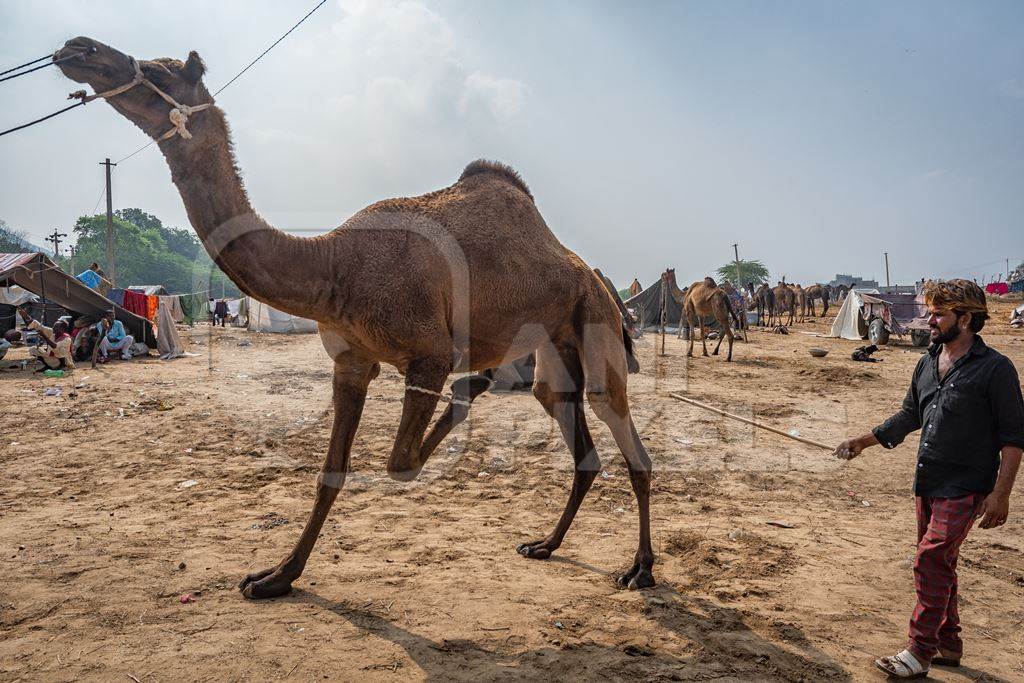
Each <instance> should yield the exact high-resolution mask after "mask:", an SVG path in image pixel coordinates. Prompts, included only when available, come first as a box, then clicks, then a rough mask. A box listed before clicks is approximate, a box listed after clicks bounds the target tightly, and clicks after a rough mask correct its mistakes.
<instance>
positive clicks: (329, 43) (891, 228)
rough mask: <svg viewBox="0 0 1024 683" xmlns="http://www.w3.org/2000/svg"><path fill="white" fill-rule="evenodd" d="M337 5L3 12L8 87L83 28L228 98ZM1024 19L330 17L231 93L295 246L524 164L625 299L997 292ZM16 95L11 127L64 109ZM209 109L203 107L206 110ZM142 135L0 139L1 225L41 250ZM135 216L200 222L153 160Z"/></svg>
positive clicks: (90, 111)
mask: <svg viewBox="0 0 1024 683" xmlns="http://www.w3.org/2000/svg"><path fill="white" fill-rule="evenodd" d="M314 4H315V1H314V0H303V1H301V2H300V1H298V0H296V1H293V2H281V1H280V0H278V1H274V2H270V1H263V2H255V1H250V0H245V1H244V2H243V1H242V0H228V1H219V2H215V3H209V2H195V1H192V0H174V1H173V2H171V1H166V2H165V1H158V0H145V1H132V2H127V1H122V2H106V1H100V0H90V2H88V3H83V2H78V1H52V0H51V1H49V2H45V3H43V2H34V3H29V2H19V3H14V2H4V3H2V4H0V69H3V68H8V67H9V66H13V65H15V64H19V63H21V62H24V61H27V60H29V59H31V58H34V57H38V56H41V55H43V54H46V53H48V52H50V51H51V50H53V49H55V48H56V47H58V46H60V45H61V44H62V43H63V42H64V41H65V40H66V39H68V38H71V37H73V36H77V35H87V36H90V37H93V38H96V39H99V40H101V41H103V42H106V43H108V44H110V45H112V46H114V47H117V48H118V49H121V50H123V51H125V52H128V53H130V54H133V55H135V56H137V57H140V58H152V57H160V56H172V57H179V58H183V57H184V56H185V55H187V53H188V51H189V50H190V49H195V50H197V51H198V52H199V53H200V54H201V55H202V56H203V57H204V59H205V60H206V63H207V66H208V68H209V72H208V74H207V76H206V82H207V84H208V85H209V86H210V87H211V90H214V89H216V88H217V87H219V86H220V85H221V84H223V83H224V82H226V81H227V80H228V79H229V78H230V77H231V76H232V75H234V74H235V73H236V72H237V71H238V70H239V69H240V68H241V67H242V66H244V65H245V64H246V63H248V62H249V61H250V60H251V59H252V58H253V57H254V56H255V55H256V54H258V53H259V52H260V51H261V50H262V49H264V48H265V47H266V46H267V45H269V44H270V43H271V42H273V40H275V39H276V38H277V37H278V36H279V35H280V34H281V33H283V31H284V30H286V29H287V27H289V26H290V25H291V24H293V23H294V22H295V21H297V20H298V18H299V17H301V16H302V15H303V14H305V12H306V11H308V10H309V9H310V8H311V7H312V6H313V5H314ZM1022 36H1024V3H1021V2H1018V1H1016V0H1012V1H1008V2H994V1H989V2H984V3H968V2H957V3H945V2H932V1H929V2H898V3H894V2H856V3H836V2H820V3H814V2H779V3H766V2H727V1H714V2H712V1H711V0H708V1H706V2H699V3H698V2H664V3H659V2H643V3H627V2H625V1H622V2H596V1H591V2H561V1H560V2H553V1H552V2H522V1H519V0H517V1H516V2H512V1H511V0H509V1H506V2H497V1H489V2H469V1H468V0H463V1H461V2H456V1H449V0H438V1H436V2H435V1H430V0H407V1H404V2H395V1H391V0H365V1H350V0H343V1H341V2H338V1H337V0H330V1H329V2H328V4H327V5H325V6H324V7H323V8H321V9H320V10H319V11H318V12H317V13H316V14H314V15H313V17H311V18H310V19H309V21H307V22H306V23H305V24H303V26H302V27H300V28H299V29H298V30H297V31H296V32H295V33H293V34H292V35H291V36H289V38H287V39H286V40H285V41H284V42H283V43H282V44H281V45H279V46H278V47H277V48H276V49H275V50H274V51H272V52H271V53H270V54H269V55H268V56H267V57H266V58H264V60H263V61H261V62H260V63H259V64H258V65H257V66H256V67H254V69H252V70H251V71H250V72H248V73H247V74H246V75H245V76H243V77H242V78H241V79H240V80H239V81H237V82H236V83H235V84H234V85H232V86H231V88H229V89H228V90H227V91H225V92H224V93H223V94H222V95H221V96H220V97H219V98H218V103H219V104H220V106H221V107H223V108H224V110H225V111H226V113H227V116H228V119H229V121H230V122H231V124H232V127H233V130H234V137H235V143H236V148H237V151H238V157H239V163H240V165H241V168H242V170H243V173H244V176H245V182H246V186H247V188H248V190H249V194H250V196H251V199H252V201H253V204H254V206H255V207H256V208H257V210H258V211H260V213H262V214H263V215H264V216H265V217H267V218H268V219H269V220H270V221H271V222H272V223H274V224H276V225H277V226H278V227H280V228H282V229H285V230H290V231H300V230H301V231H310V230H312V231H323V230H329V229H331V228H333V227H335V226H337V225H339V224H340V223H341V222H342V221H344V220H345V218H347V217H348V216H349V215H350V214H352V213H353V212H355V211H356V210H358V209H359V208H361V207H363V206H365V205H366V204H369V203H371V202H373V201H375V200H378V199H382V198H385V197H391V196H402V195H414V194H420V193H423V192H427V191H430V190H433V189H437V188H439V187H443V186H446V185H448V184H450V183H452V182H454V180H455V179H456V178H457V177H458V175H459V173H460V172H461V170H462V168H463V166H465V164H466V163H467V162H469V161H470V160H472V159H475V158H478V157H487V158H494V159H499V160H502V161H505V162H507V163H509V164H511V165H513V166H514V167H515V168H516V169H518V170H519V171H520V172H521V173H522V175H523V176H524V178H525V179H526V181H527V183H528V184H529V185H530V187H531V188H532V190H533V193H534V195H535V196H536V198H537V203H538V205H539V207H540V209H541V211H542V212H543V214H544V216H545V218H546V220H547V222H548V224H549V225H550V226H551V229H552V230H554V232H555V234H556V235H558V237H559V238H560V239H561V241H562V242H563V243H564V244H565V245H566V246H568V247H569V248H571V249H573V250H574V251H576V252H577V253H579V254H580V255H581V256H582V257H583V258H584V259H585V260H587V262H588V263H590V264H591V265H592V266H600V267H601V268H602V269H603V270H604V271H605V272H606V273H608V274H609V275H610V276H611V277H612V278H613V279H614V280H615V281H616V283H618V284H620V286H625V285H626V284H628V282H629V281H630V280H631V279H632V278H633V277H634V276H636V277H639V278H640V280H641V282H642V283H643V284H644V285H647V284H648V283H649V282H650V281H651V280H652V279H653V278H656V277H657V275H658V273H660V271H661V270H662V269H664V268H665V267H667V266H674V267H676V269H677V271H678V273H679V276H680V280H684V281H685V280H692V279H696V278H698V277H700V276H703V275H704V274H706V273H708V272H710V271H712V270H713V269H714V268H716V267H717V266H719V265H721V264H722V263H723V262H725V261H726V260H728V259H730V258H731V257H732V247H731V245H732V243H733V242H739V243H740V256H741V257H742V258H758V259H761V260H763V261H764V262H765V263H766V264H767V265H768V267H769V268H770V270H771V272H772V276H773V278H776V277H779V276H781V275H786V276H787V278H788V279H789V280H790V281H802V282H811V281H822V280H827V279H830V278H831V277H832V276H833V275H835V273H837V272H843V273H854V274H859V275H862V276H865V277H869V278H870V277H875V278H878V279H880V280H884V275H885V273H884V264H883V259H882V252H883V251H886V250H887V251H888V252H889V257H890V261H891V266H892V268H891V270H892V276H893V280H894V281H899V282H903V283H907V282H911V281H913V280H914V279H916V278H918V277H920V276H924V275H927V276H937V277H949V276H953V275H962V276H976V277H978V278H979V279H980V278H981V277H983V276H988V277H991V276H992V275H993V274H996V273H999V272H1002V271H1004V270H1005V266H1004V265H1003V259H1004V258H1006V257H1009V258H1010V259H1011V267H1012V266H1013V265H1014V264H1015V263H1017V262H1020V261H1021V260H1024V229H1022V228H1024V225H1022V223H1024V221H1022V216H1024V40H1022ZM79 87H80V86H78V85H76V84H73V83H71V82H70V81H68V80H66V79H64V78H63V77H62V76H61V75H60V74H59V73H58V72H57V70H56V69H54V68H50V69H45V70H43V71H41V72H39V73H37V74H33V75H32V76H27V77H25V78H20V79H17V80H15V81H11V82H7V83H2V84H0V129H5V128H8V127H10V126H13V125H16V124H19V123H22V122H24V121H26V120H29V119H31V118H35V117H37V116H40V115H42V114H46V113H49V112H51V111H53V110H55V109H57V108H59V107H61V106H64V105H65V100H64V97H65V95H66V94H67V93H68V92H70V91H72V90H76V89H78V88H79ZM200 115H201V114H200ZM145 142H146V138H145V137H144V136H143V134H142V133H141V132H139V131H138V130H137V129H136V128H135V127H134V126H132V125H131V124H130V123H128V122H127V121H126V120H124V119H122V118H121V117H120V116H118V115H116V114H115V113H114V112H113V110H112V109H110V107H109V106H107V105H106V104H104V103H102V102H94V103H92V104H90V105H89V106H87V107H82V108H79V109H75V110H73V111H71V112H69V113H68V114H65V115H62V116H60V117H58V118H56V119H53V120H51V121H48V122H46V123H45V124H42V125H39V126H36V127H34V128H31V129H28V130H25V131H22V132H20V133H16V134H13V135H9V136H6V137H4V138H0V159H2V164H0V218H2V219H4V220H6V221H7V222H8V223H9V224H10V225H11V226H12V227H15V228H18V229H22V230H26V231H28V232H29V233H30V235H31V236H32V238H33V239H34V240H35V241H36V242H37V243H42V240H41V238H42V236H43V235H45V234H46V233H48V232H50V231H51V230H52V229H53V228H54V227H60V228H61V229H62V230H63V231H64V232H70V227H71V226H72V225H73V224H74V222H75V220H76V219H77V217H78V216H80V215H83V214H90V213H93V212H94V211H95V210H98V208H100V207H101V206H102V205H101V204H99V203H98V200H99V199H100V197H101V190H102V182H103V177H102V170H103V169H102V167H100V166H99V165H98V162H100V161H102V160H103V158H104V157H111V158H112V159H115V160H116V159H118V158H120V157H123V156H125V155H127V154H129V153H130V152H132V151H133V150H135V149H136V148H137V147H139V146H140V145H142V144H144V143H145ZM114 205H115V207H129V206H137V207H140V208H142V209H145V210H146V211H149V212H151V213H154V214H156V215H158V216H159V217H160V218H162V219H163V220H164V222H165V223H168V224H171V225H187V219H186V216H185V211H184V208H183V206H182V203H181V200H180V198H179V196H178V194H177V192H176V191H175V190H174V188H173V186H172V185H171V182H170V174H169V171H168V170H167V167H166V165H165V163H164V160H163V158H162V156H161V155H160V153H159V150H158V149H157V148H156V146H153V147H151V148H149V149H147V150H146V151H144V152H142V153H141V154H139V155H137V156H135V157H133V158H132V159H130V160H128V161H126V162H124V163H123V164H122V165H120V166H118V167H117V168H116V169H115V171H114Z"/></svg>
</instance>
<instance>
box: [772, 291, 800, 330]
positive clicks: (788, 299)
mask: <svg viewBox="0 0 1024 683" xmlns="http://www.w3.org/2000/svg"><path fill="white" fill-rule="evenodd" d="M772 293H773V294H774V295H775V315H776V321H777V322H778V324H780V325H781V324H782V314H783V313H789V321H788V322H787V323H786V325H787V326H792V325H793V316H794V315H795V313H796V294H795V293H794V292H793V289H792V288H791V287H790V286H789V285H787V284H786V283H785V281H783V282H780V283H779V284H778V286H776V287H774V288H772Z"/></svg>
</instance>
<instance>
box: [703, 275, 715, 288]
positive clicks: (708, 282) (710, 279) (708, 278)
mask: <svg viewBox="0 0 1024 683" xmlns="http://www.w3.org/2000/svg"><path fill="white" fill-rule="evenodd" d="M704 286H706V287H717V286H718V284H717V283H716V282H715V278H713V277H711V276H710V275H708V276H706V277H705V278H704Z"/></svg>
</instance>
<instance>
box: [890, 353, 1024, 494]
mask: <svg viewBox="0 0 1024 683" xmlns="http://www.w3.org/2000/svg"><path fill="white" fill-rule="evenodd" d="M941 349H942V347H941V346H940V345H938V344H933V345H932V347H931V348H929V349H928V353H926V354H924V355H922V356H921V360H920V361H918V363H917V368H915V369H914V379H913V381H912V382H911V383H910V389H909V390H908V391H907V397H906V398H905V399H903V407H902V408H901V409H900V411H899V412H898V413H896V414H895V415H893V416H892V417H890V418H889V419H888V420H886V421H885V422H884V423H882V424H881V425H880V426H878V427H876V428H875V429H874V435H875V436H876V437H877V438H878V441H879V443H881V444H882V445H883V446H885V447H886V448H895V447H896V446H897V445H899V444H900V443H902V441H903V439H905V438H906V436H907V434H909V433H910V432H913V431H915V430H918V429H921V428H922V427H923V428H924V433H923V434H921V444H920V446H919V447H918V451H917V476H916V477H915V480H914V493H915V494H916V495H918V496H925V497H931V498H955V497H957V496H964V495H967V494H969V493H981V494H988V493H990V492H991V491H992V489H993V487H994V486H995V483H996V476H997V475H998V473H999V451H1000V450H1002V448H1003V446H1018V447H1020V448H1024V399H1022V398H1021V390H1020V380H1019V379H1018V378H1017V371H1016V369H1014V367H1013V363H1011V362H1010V359H1009V358H1007V357H1006V356H1004V355H1002V354H1001V353H999V352H998V351H995V350H994V349H991V348H989V347H988V346H986V345H985V342H983V341H982V340H981V337H979V336H977V335H975V337H974V344H973V345H972V346H971V350H970V351H968V352H967V353H966V354H965V355H964V356H963V358H961V359H959V360H958V361H957V362H956V363H954V364H953V367H952V368H950V369H949V372H947V373H946V376H945V378H943V379H942V380H941V381H940V380H939V352H940V351H941Z"/></svg>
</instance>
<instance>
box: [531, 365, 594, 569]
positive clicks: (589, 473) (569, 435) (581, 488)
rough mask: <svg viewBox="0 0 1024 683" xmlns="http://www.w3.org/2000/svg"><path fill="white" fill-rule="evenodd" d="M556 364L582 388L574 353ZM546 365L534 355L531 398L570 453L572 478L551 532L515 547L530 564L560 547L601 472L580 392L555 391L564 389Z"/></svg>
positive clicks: (580, 374)
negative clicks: (550, 419)
mask: <svg viewBox="0 0 1024 683" xmlns="http://www.w3.org/2000/svg"><path fill="white" fill-rule="evenodd" d="M552 355H553V354H552ZM556 357H557V356H556ZM552 360H553V359H552ZM560 361H561V362H562V363H563V364H564V366H565V370H566V371H567V374H568V375H569V378H571V380H570V381H571V382H572V383H573V384H574V385H575V386H576V387H582V385H583V372H582V367H581V366H580V361H579V356H578V355H577V354H575V353H571V354H568V353H563V354H562V355H561V356H560ZM542 363H543V364H542ZM547 365H548V359H544V361H542V356H541V354H538V357H537V367H538V381H537V382H535V383H534V387H533V395H534V396H535V397H536V398H537V400H538V401H540V404H541V405H542V406H544V410H545V411H547V413H548V415H550V416H551V417H553V418H554V419H555V421H557V422H558V427H559V428H560V429H561V431H562V437H563V438H564V439H565V443H566V445H567V446H569V450H570V451H571V453H572V459H573V475H572V490H571V491H570V492H569V500H568V501H566V503H565V509H564V510H563V511H562V516H561V517H559V518H558V523H557V524H556V525H555V528H554V530H553V531H552V532H551V533H550V534H548V535H547V536H546V537H544V538H543V539H541V540H539V541H532V542H529V543H521V544H520V545H519V546H517V547H516V552H518V553H519V554H520V555H522V556H523V557H529V558H531V559H534V560H546V559H547V558H549V557H551V553H553V552H554V551H556V550H558V548H560V547H561V545H562V541H563V540H564V539H565V534H566V533H568V531H569V527H570V526H571V525H572V522H573V520H574V519H575V518H576V513H577V512H578V511H579V509H580V505H581V504H582V503H583V499H584V498H585V497H586V495H587V492H588V491H589V490H590V487H591V485H592V484H593V483H594V479H595V478H596V477H597V473H598V472H600V471H601V460H600V458H599V457H598V455H597V449H596V448H595V447H594V440H593V438H592V437H591V435H590V430H589V429H588V428H587V419H586V416H585V414H584V412H583V392H582V390H581V389H578V388H577V389H575V390H572V391H557V390H556V389H560V388H568V387H560V386H557V384H558V382H557V380H556V379H555V378H553V377H552V376H551V373H550V372H549V371H548V370H547V367H546V366H547ZM540 373H543V374H544V375H545V377H544V378H543V379H541V378H540ZM569 378H567V379H569ZM553 385H554V386H553Z"/></svg>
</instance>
